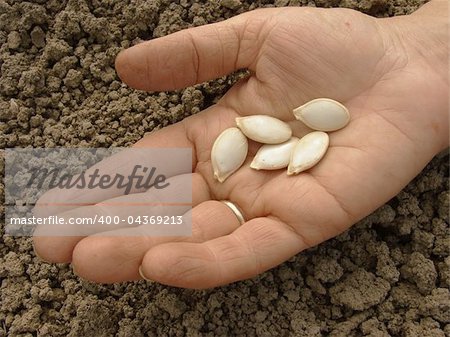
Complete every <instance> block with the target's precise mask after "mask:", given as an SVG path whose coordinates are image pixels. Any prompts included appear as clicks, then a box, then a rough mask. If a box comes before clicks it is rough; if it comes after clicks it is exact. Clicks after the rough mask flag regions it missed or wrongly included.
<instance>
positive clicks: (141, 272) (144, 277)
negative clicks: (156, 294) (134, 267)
mask: <svg viewBox="0 0 450 337" xmlns="http://www.w3.org/2000/svg"><path fill="white" fill-rule="evenodd" d="M139 275H141V277H142V278H143V279H144V280H146V281H147V282H154V281H152V280H150V279H149V278H147V277H146V276H145V275H144V272H143V271H142V266H139Z"/></svg>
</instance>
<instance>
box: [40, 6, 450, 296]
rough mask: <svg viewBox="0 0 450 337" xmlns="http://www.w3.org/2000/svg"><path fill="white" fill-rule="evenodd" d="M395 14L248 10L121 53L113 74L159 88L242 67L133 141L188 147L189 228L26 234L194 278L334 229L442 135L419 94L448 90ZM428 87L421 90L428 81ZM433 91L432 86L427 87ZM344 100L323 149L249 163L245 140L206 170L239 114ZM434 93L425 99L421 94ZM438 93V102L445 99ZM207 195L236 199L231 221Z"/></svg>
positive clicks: (123, 271)
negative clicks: (209, 102)
mask: <svg viewBox="0 0 450 337" xmlns="http://www.w3.org/2000/svg"><path fill="white" fill-rule="evenodd" d="M393 20H394V19H391V21H389V20H384V21H379V20H376V19H373V18H370V17H368V16H365V15H363V14H360V13H358V12H355V11H351V10H342V9H333V10H320V9H307V8H297V9H294V8H287V9H268V10H258V11H254V12H250V13H246V14H243V15H240V16H237V17H235V18H233V19H230V20H227V21H224V22H221V23H218V24H213V25H208V26H203V27H198V28H194V29H189V30H185V31H182V32H178V33H175V34H172V35H169V36H167V37H164V38H161V39H156V40H153V41H149V42H146V43H143V44H140V45H138V46H135V47H132V48H130V49H128V50H126V51H125V52H123V53H121V54H120V55H119V56H118V58H117V61H116V67H117V70H118V73H119V75H120V77H121V78H122V79H123V80H124V81H125V82H126V83H128V84H129V85H130V86H132V87H135V88H138V89H143V90H172V89H177V88H181V87H185V86H188V85H192V84H195V83H199V82H202V81H205V80H208V79H212V78H215V77H218V76H222V75H225V74H228V73H230V72H232V71H234V70H236V69H240V68H248V69H249V70H250V72H251V74H250V76H248V77H247V78H245V79H244V80H242V81H240V82H239V83H237V84H236V85H235V86H234V87H233V88H232V89H231V90H230V91H229V92H228V93H227V94H226V95H225V96H224V97H223V98H222V99H221V100H220V101H219V102H218V103H217V104H216V105H214V106H211V107H209V108H208V109H206V110H205V111H203V112H201V113H199V114H197V115H195V116H192V117H189V118H187V119H185V120H183V121H182V122H180V123H177V124H175V125H172V126H169V127H167V128H164V129H162V130H160V131H157V132H155V133H152V134H151V135H149V136H147V137H146V138H144V139H142V140H141V141H139V142H138V143H137V144H136V147H191V148H192V149H193V150H194V154H195V156H194V157H195V158H194V159H193V172H194V173H193V189H194V191H193V195H194V198H193V202H194V208H193V212H192V217H193V236H192V237H189V238H156V237H139V236H136V237H108V236H104V235H103V236H99V235H92V236H88V237H83V238H82V237H71V238H70V237H66V238H62V237H60V238H45V237H35V248H36V251H37V252H38V253H39V255H40V256H42V257H43V258H44V259H46V260H49V261H55V262H69V261H71V262H72V263H73V264H74V267H75V269H76V271H77V273H78V274H79V275H80V276H82V277H85V278H87V279H90V280H94V281H99V282H117V281H124V280H133V279H139V272H138V270H139V267H140V268H141V273H142V274H143V275H145V277H146V278H148V279H152V280H155V281H158V282H161V283H165V284H169V285H174V286H182V287H192V288H205V287H211V286H216V285H220V284H226V283H229V282H232V281H236V280H240V279H245V278H248V277H252V276H254V275H257V274H259V273H261V272H263V271H265V270H267V269H270V268H272V267H274V266H276V265H278V264H280V263H282V262H283V261H285V260H287V259H288V258H290V257H291V256H293V255H295V254H296V253H298V252H300V251H302V250H304V249H306V248H308V247H311V246H314V245H317V244H319V243H321V242H323V241H325V240H327V239H329V238H331V237H334V236H336V235H337V234H339V233H341V232H342V231H344V230H346V229H347V228H349V227H350V226H351V225H352V224H353V223H355V222H356V221H358V220H359V219H361V218H362V217H364V216H366V215H368V214H369V213H370V212H372V211H373V210H375V209H376V208H377V207H379V206H380V205H382V204H383V203H384V202H386V201H387V200H389V199H390V198H391V197H393V196H394V195H395V194H396V193H398V191H399V190H400V189H401V188H402V187H403V186H405V185H406V184H407V183H408V182H409V181H410V180H411V179H412V178H413V177H414V176H415V175H416V174H417V173H418V172H419V171H420V170H421V169H422V168H423V167H424V166H425V164H426V163H427V162H428V161H429V160H430V159H431V158H432V156H433V155H434V154H435V153H437V152H438V151H439V150H440V149H441V148H442V147H443V146H445V144H443V143H442V142H439V141H436V136H434V135H436V134H442V133H445V132H446V131H443V130H444V128H446V127H447V126H446V125H447V124H446V123H445V124H444V125H443V121H442V116H441V115H439V114H434V115H433V114H428V113H424V111H436V110H442V109H445V107H444V106H443V103H442V101H436V102H434V103H433V102H431V103H430V101H429V100H425V99H421V97H423V96H426V95H427V94H428V92H427V90H430V91H432V90H433V94H434V95H436V86H433V88H431V87H430V86H427V83H436V82H439V83H442V84H443V86H442V85H441V88H442V89H440V90H443V91H444V90H445V89H446V88H447V90H448V81H447V82H446V79H445V78H444V77H441V76H440V75H439V74H438V73H437V72H434V71H433V70H432V67H431V65H430V63H429V60H428V61H426V60H425V59H424V57H423V56H422V55H420V54H419V53H418V52H416V51H415V49H414V47H413V46H407V45H404V44H402V43H399V40H398V39H400V34H399V33H398V29H394V28H393V27H394V26H395V25H397V22H393ZM430 94H431V92H430ZM438 94H439V93H438ZM318 97H329V98H333V99H335V100H338V101H340V102H342V103H343V104H345V105H346V106H347V108H348V109H349V111H350V113H351V122H350V124H349V125H348V126H347V127H346V128H344V129H342V130H339V131H337V132H333V133H331V134H330V148H329V150H328V152H327V154H326V156H325V158H324V159H323V160H322V161H321V162H320V163H319V164H318V165H317V166H315V167H314V168H312V169H310V170H308V171H306V172H303V173H301V174H299V175H298V176H287V175H286V172H285V170H278V171H255V170H252V169H250V168H249V163H250V162H251V160H252V158H253V156H254V154H255V153H256V151H257V149H258V147H259V145H258V144H256V143H253V142H250V148H249V155H248V158H247V160H246V162H245V163H244V165H243V166H242V167H241V169H239V170H238V171H237V172H236V173H235V174H233V175H232V176H231V177H229V178H228V179H227V180H226V181H225V182H224V183H219V182H217V181H215V180H214V178H213V174H212V167H211V161H210V156H211V148H212V145H213V143H214V140H215V139H216V138H217V136H218V135H219V134H220V133H221V132H222V131H223V130H224V129H226V128H228V127H231V126H234V119H235V117H238V116H245V115H253V114H265V115H271V116H275V117H277V118H280V119H282V120H284V121H286V122H289V124H290V125H291V127H292V129H293V130H294V135H296V136H302V135H304V134H306V133H307V132H308V130H307V129H306V128H305V127H304V126H302V125H301V123H300V122H298V121H296V120H295V119H294V117H293V115H292V109H293V108H295V107H297V106H299V105H302V104H304V103H306V102H307V101H309V100H311V99H314V98H318ZM433 104H434V106H433ZM444 104H445V102H444ZM220 200H230V201H232V202H233V203H235V204H236V205H238V206H239V207H240V208H241V209H242V211H243V214H244V216H245V218H246V220H247V222H246V223H245V224H243V225H242V226H240V224H239V221H238V220H237V219H236V217H235V216H234V215H233V213H232V212H231V211H230V209H228V208H227V206H225V205H224V204H223V203H221V202H219V201H220Z"/></svg>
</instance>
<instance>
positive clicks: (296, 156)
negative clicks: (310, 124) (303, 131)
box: [287, 131, 330, 175]
mask: <svg viewBox="0 0 450 337" xmlns="http://www.w3.org/2000/svg"><path fill="white" fill-rule="evenodd" d="M329 143H330V140H329V137H328V134H326V133H325V132H322V131H314V132H311V133H308V134H307V135H306V136H304V137H303V138H302V139H300V140H299V141H298V142H297V144H296V145H295V146H294V149H293V150H292V154H291V160H290V162H289V167H288V172H287V173H288V175H292V174H297V173H300V172H302V171H305V170H307V169H309V168H311V167H313V166H314V165H316V164H317V163H318V162H319V161H320V160H321V159H322V157H323V156H324V155H325V152H327V149H328V145H329Z"/></svg>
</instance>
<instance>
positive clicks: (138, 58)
mask: <svg viewBox="0 0 450 337" xmlns="http://www.w3.org/2000/svg"><path fill="white" fill-rule="evenodd" d="M265 12H267V11H265V10H262V11H258V13H265ZM264 17H265V16H264V15H263V16H261V15H258V16H255V12H250V13H245V14H242V15H238V16H236V17H234V18H231V19H228V20H225V21H222V22H219V23H214V24H210V25H205V26H201V27H196V28H190V29H185V30H182V31H180V32H177V33H174V34H171V35H168V36H165V37H162V38H158V39H154V40H151V41H147V42H144V43H141V44H138V45H136V46H134V47H131V48H129V49H126V50H124V51H122V52H121V53H119V55H118V56H117V58H116V70H117V72H118V74H119V76H120V78H121V79H122V80H123V81H124V82H125V83H127V84H128V85H130V86H131V87H133V88H136V89H141V90H148V91H161V90H175V89H180V88H183V87H186V86H189V85H193V84H196V83H200V82H204V81H207V80H210V79H214V78H217V77H220V76H224V75H226V74H229V73H231V72H233V71H234V70H237V69H241V68H251V66H252V63H254V60H255V59H256V57H257V55H258V50H259V46H260V45H261V44H262V41H261V34H260V31H261V29H262V28H263V26H264V23H265V22H266V19H265V18H264Z"/></svg>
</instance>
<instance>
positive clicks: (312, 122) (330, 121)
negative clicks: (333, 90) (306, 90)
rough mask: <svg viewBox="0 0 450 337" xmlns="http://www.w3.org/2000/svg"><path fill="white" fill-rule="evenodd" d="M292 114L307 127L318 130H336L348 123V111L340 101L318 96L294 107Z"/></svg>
mask: <svg viewBox="0 0 450 337" xmlns="http://www.w3.org/2000/svg"><path fill="white" fill-rule="evenodd" d="M294 116H295V118H297V119H298V120H300V121H302V122H303V123H305V124H306V125H307V126H308V127H310V128H311V129H314V130H319V131H336V130H339V129H341V128H343V127H344V126H346V125H347V124H348V122H349V121H350V113H349V112H348V110H347V108H346V107H345V106H343V105H342V104H341V103H339V102H337V101H334V100H332V99H329V98H318V99H314V100H312V101H309V102H308V103H306V104H304V105H302V106H300V107H298V108H296V109H294Z"/></svg>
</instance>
